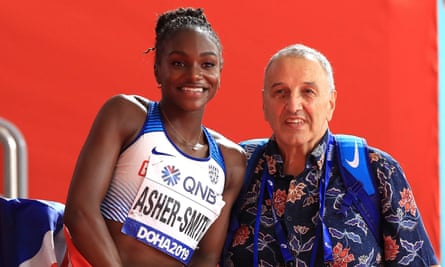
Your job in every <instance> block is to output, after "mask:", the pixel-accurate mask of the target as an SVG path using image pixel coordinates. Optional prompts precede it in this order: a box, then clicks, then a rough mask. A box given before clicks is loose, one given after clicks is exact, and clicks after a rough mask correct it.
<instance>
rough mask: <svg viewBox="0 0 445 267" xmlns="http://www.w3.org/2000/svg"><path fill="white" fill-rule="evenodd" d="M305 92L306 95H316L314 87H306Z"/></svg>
mask: <svg viewBox="0 0 445 267" xmlns="http://www.w3.org/2000/svg"><path fill="white" fill-rule="evenodd" d="M303 93H304V94H306V95H315V90H314V89H312V88H305V89H303Z"/></svg>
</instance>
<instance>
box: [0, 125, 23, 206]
mask: <svg viewBox="0 0 445 267" xmlns="http://www.w3.org/2000/svg"><path fill="white" fill-rule="evenodd" d="M0 142H1V143H2V144H3V152H4V153H3V157H4V159H3V160H4V163H5V164H4V166H3V174H4V175H3V179H4V181H3V183H4V191H5V192H4V194H3V195H4V196H5V197H8V198H17V197H20V198H27V197H28V155H27V148H26V142H25V139H24V138H23V135H22V134H21V132H20V131H19V130H18V129H17V128H16V127H15V125H13V124H12V123H11V122H9V121H7V120H5V119H3V118H1V117H0ZM0 195H1V193H0Z"/></svg>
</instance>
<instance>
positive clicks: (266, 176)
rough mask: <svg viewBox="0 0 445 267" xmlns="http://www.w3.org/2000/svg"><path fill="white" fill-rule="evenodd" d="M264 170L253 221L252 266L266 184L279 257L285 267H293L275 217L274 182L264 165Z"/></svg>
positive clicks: (256, 247)
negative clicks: (279, 251)
mask: <svg viewBox="0 0 445 267" xmlns="http://www.w3.org/2000/svg"><path fill="white" fill-rule="evenodd" d="M264 165H265V168H264V169H263V170H264V171H263V174H262V176H261V186H260V195H259V197H258V209H257V215H256V221H255V230H254V241H253V249H254V253H253V254H254V257H253V266H254V267H256V266H258V238H259V229H260V222H261V211H262V208H261V207H262V203H263V199H264V191H265V190H264V189H265V187H266V184H267V191H268V193H269V199H270V201H271V209H272V215H273V220H274V227H275V233H276V235H277V238H278V242H279V244H280V250H281V255H282V256H283V259H284V262H285V265H286V266H294V262H295V260H294V257H293V256H292V253H291V252H290V250H289V246H288V244H287V240H286V236H285V234H284V230H283V226H282V225H281V222H280V221H279V220H278V217H277V215H276V212H275V209H274V206H273V191H274V182H273V179H272V177H271V175H269V172H268V170H267V166H266V164H264Z"/></svg>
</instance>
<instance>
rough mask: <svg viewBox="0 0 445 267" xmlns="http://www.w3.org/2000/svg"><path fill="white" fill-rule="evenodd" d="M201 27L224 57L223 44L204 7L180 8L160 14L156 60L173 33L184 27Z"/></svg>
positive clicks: (157, 27)
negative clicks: (208, 19)
mask: <svg viewBox="0 0 445 267" xmlns="http://www.w3.org/2000/svg"><path fill="white" fill-rule="evenodd" d="M194 28H200V29H202V30H204V31H206V32H207V33H208V34H209V37H210V39H211V40H212V41H213V42H214V43H215V45H216V46H217V48H218V50H219V55H220V57H222V46H221V42H220V40H219V37H218V35H217V34H216V32H215V31H214V30H213V28H212V25H211V24H210V23H209V22H208V21H207V18H206V16H205V15H204V11H203V9H202V8H196V9H195V8H191V7H189V8H182V7H181V8H178V9H175V10H170V11H167V12H165V13H163V14H162V15H160V16H159V18H158V21H157V23H156V29H155V30H156V41H155V47H154V49H155V52H156V54H155V62H156V64H157V63H159V62H158V60H159V58H160V54H161V52H162V46H163V45H164V43H165V41H166V40H168V39H169V38H170V37H171V35H172V34H174V33H175V32H177V31H180V30H184V29H194ZM221 63H222V58H221Z"/></svg>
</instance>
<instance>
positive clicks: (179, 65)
mask: <svg viewBox="0 0 445 267" xmlns="http://www.w3.org/2000/svg"><path fill="white" fill-rule="evenodd" d="M172 66H173V67H176V68H183V67H184V66H185V64H184V63H183V62H181V61H173V62H172Z"/></svg>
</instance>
